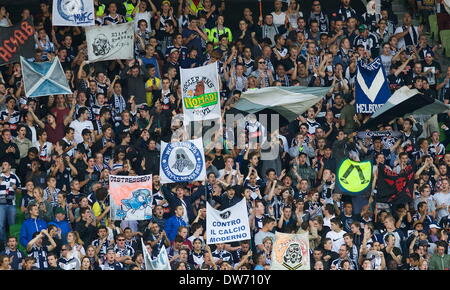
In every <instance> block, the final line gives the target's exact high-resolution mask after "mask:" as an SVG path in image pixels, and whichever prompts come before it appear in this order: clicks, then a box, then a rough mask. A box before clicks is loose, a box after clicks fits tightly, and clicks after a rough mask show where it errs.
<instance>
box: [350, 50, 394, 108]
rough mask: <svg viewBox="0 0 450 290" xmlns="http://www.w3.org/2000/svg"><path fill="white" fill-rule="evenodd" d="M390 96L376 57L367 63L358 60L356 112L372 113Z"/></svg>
mask: <svg viewBox="0 0 450 290" xmlns="http://www.w3.org/2000/svg"><path fill="white" fill-rule="evenodd" d="M390 96H391V91H390V90H389V86H388V82H387V79H386V73H385V71H384V68H383V64H382V62H381V58H380V57H377V58H376V59H375V60H374V61H373V62H371V63H369V64H363V63H361V62H358V69H357V73H356V112H357V113H374V112H375V111H376V110H377V109H378V108H379V107H381V106H382V105H384V104H385V103H386V101H387V100H388V99H389V97H390Z"/></svg>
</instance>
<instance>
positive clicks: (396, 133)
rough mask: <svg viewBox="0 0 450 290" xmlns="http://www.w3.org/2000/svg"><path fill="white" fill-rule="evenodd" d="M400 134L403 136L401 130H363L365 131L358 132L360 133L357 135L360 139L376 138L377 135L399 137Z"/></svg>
mask: <svg viewBox="0 0 450 290" xmlns="http://www.w3.org/2000/svg"><path fill="white" fill-rule="evenodd" d="M400 136H402V132H400V131H363V132H358V135H357V137H358V138H360V139H365V138H376V137H393V138H398V137H400Z"/></svg>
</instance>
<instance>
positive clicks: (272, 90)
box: [235, 87, 330, 121]
mask: <svg viewBox="0 0 450 290" xmlns="http://www.w3.org/2000/svg"><path fill="white" fill-rule="evenodd" d="M329 89H330V88H329V87H325V88H324V87H267V88H262V89H254V90H248V91H246V92H244V93H243V94H242V95H241V97H240V99H239V101H238V102H237V103H236V106H235V108H236V109H238V110H240V111H244V112H247V113H252V114H254V113H257V112H259V111H262V110H264V109H272V110H274V111H276V112H278V113H279V114H280V115H282V116H283V117H285V118H286V119H287V120H288V121H293V120H295V118H297V116H298V115H301V114H303V113H304V112H306V111H307V110H308V108H310V107H312V106H314V105H315V104H317V103H318V102H319V101H320V100H321V99H322V98H323V97H324V96H325V94H326V93H327V92H328V90H329Z"/></svg>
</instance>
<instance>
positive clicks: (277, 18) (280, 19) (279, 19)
mask: <svg viewBox="0 0 450 290" xmlns="http://www.w3.org/2000/svg"><path fill="white" fill-rule="evenodd" d="M271 14H272V16H273V24H275V25H276V26H280V25H284V22H285V21H286V13H284V12H281V13H280V15H277V14H276V13H275V12H272V13H271Z"/></svg>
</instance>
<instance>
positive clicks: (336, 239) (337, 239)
mask: <svg viewBox="0 0 450 290" xmlns="http://www.w3.org/2000/svg"><path fill="white" fill-rule="evenodd" d="M344 235H345V231H343V230H341V231H340V232H339V233H336V232H335V231H329V232H328V233H327V235H326V237H327V238H330V239H331V241H332V242H333V248H332V249H331V250H332V251H333V252H336V253H339V247H340V246H342V245H343V244H344V243H345V242H344Z"/></svg>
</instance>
